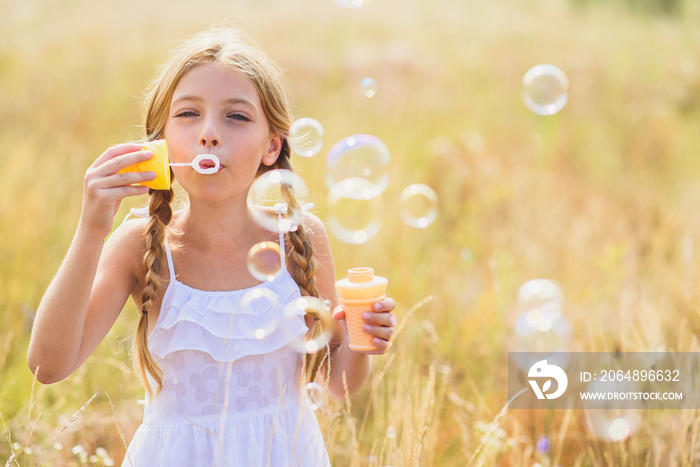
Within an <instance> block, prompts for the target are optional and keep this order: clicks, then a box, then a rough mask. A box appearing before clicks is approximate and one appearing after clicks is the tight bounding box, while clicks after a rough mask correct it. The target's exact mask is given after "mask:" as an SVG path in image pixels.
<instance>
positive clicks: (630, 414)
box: [586, 381, 640, 442]
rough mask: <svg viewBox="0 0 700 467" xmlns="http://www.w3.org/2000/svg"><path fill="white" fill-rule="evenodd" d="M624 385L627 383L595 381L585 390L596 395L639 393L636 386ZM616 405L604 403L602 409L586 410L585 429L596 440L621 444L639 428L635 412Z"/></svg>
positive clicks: (615, 403) (610, 402)
mask: <svg viewBox="0 0 700 467" xmlns="http://www.w3.org/2000/svg"><path fill="white" fill-rule="evenodd" d="M620 383H622V384H620ZM625 383H627V382H626V381H624V382H621V381H618V382H611V381H595V382H592V383H590V384H589V385H588V386H587V387H586V390H587V391H588V392H596V393H602V392H608V391H619V392H627V391H639V388H638V387H637V386H636V385H630V384H625ZM601 402H602V401H601ZM618 404H620V401H616V400H612V401H605V402H604V405H605V407H604V408H601V409H586V427H587V428H588V431H589V432H590V433H592V434H593V435H594V436H595V437H596V438H598V439H600V440H603V441H614V442H621V441H624V440H626V439H627V438H629V437H630V436H631V435H632V433H634V432H635V431H636V430H637V428H638V427H639V423H640V416H639V414H638V413H637V411H636V410H633V409H622V408H619V407H617V405H618Z"/></svg>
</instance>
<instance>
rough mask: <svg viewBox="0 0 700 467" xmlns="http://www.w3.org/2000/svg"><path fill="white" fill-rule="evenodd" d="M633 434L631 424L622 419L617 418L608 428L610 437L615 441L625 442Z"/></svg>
mask: <svg viewBox="0 0 700 467" xmlns="http://www.w3.org/2000/svg"><path fill="white" fill-rule="evenodd" d="M631 433H632V426H631V425H630V422H628V421H627V420H626V419H624V418H622V417H617V418H616V419H615V420H613V421H612V422H611V423H610V426H609V427H608V435H609V436H610V439H611V440H613V441H618V442H619V441H624V440H626V439H627V438H628V437H629V435H630V434H631Z"/></svg>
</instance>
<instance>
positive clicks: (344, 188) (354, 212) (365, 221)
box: [326, 178, 384, 245]
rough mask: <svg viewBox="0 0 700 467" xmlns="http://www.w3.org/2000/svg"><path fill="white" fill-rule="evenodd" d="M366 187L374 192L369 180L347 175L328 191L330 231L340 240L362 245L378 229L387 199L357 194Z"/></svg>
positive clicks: (367, 190)
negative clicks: (347, 176) (346, 177)
mask: <svg viewBox="0 0 700 467" xmlns="http://www.w3.org/2000/svg"><path fill="white" fill-rule="evenodd" d="M363 191H365V192H367V193H368V196H369V194H370V193H371V184H370V182H369V181H367V180H365V179H362V178H348V179H345V180H343V181H341V182H340V183H338V184H336V185H334V186H333V187H332V188H331V190H330V192H329V193H328V197H327V198H326V203H327V205H328V209H329V215H328V224H327V225H328V231H329V232H330V233H331V234H332V235H333V236H335V238H337V239H338V240H340V241H341V242H344V243H349V244H351V245H362V244H364V243H367V241H368V240H369V239H371V238H374V237H375V236H376V235H377V234H378V233H379V230H380V228H381V218H382V214H383V212H384V201H383V200H382V198H381V197H379V196H375V197H372V198H366V199H364V198H358V196H357V193H362V192H363Z"/></svg>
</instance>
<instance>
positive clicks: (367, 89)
mask: <svg viewBox="0 0 700 467" xmlns="http://www.w3.org/2000/svg"><path fill="white" fill-rule="evenodd" d="M360 87H361V88H362V95H364V96H365V97H367V98H369V99H371V98H373V97H374V96H376V95H377V82H376V81H375V80H373V79H372V78H365V79H363V80H362V81H361V82H360Z"/></svg>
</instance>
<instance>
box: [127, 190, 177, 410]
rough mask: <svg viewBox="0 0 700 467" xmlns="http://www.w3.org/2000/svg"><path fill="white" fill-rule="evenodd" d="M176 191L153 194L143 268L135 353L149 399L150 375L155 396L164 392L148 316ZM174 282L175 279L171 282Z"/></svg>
mask: <svg viewBox="0 0 700 467" xmlns="http://www.w3.org/2000/svg"><path fill="white" fill-rule="evenodd" d="M172 200H173V191H172V189H170V190H151V201H150V205H149V209H148V211H149V219H148V226H147V230H146V254H145V255H144V257H143V267H144V269H145V270H146V285H145V287H144V288H143V294H142V295H141V302H142V303H143V305H142V308H141V311H142V314H141V319H140V321H139V325H138V329H137V332H136V342H135V353H136V361H137V366H138V370H139V373H140V374H141V379H142V380H143V383H144V385H145V386H146V390H147V391H148V394H149V396H151V397H152V396H153V388H151V385H150V384H149V382H148V378H147V377H146V371H148V373H149V374H150V375H151V377H152V378H153V379H154V380H155V382H156V385H157V387H156V390H155V394H158V392H159V391H160V388H161V383H162V377H163V372H162V370H161V369H160V368H159V367H158V364H157V363H156V362H155V360H154V359H153V356H152V355H151V352H150V351H149V350H148V312H149V311H151V310H152V309H153V303H154V301H155V299H156V297H157V295H158V291H159V290H160V289H161V285H162V277H161V265H162V264H163V259H164V257H165V227H166V226H167V225H168V224H169V223H170V220H171V219H172V217H173V210H172V207H171V206H170V203H171V201H172ZM171 279H172V278H171Z"/></svg>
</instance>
